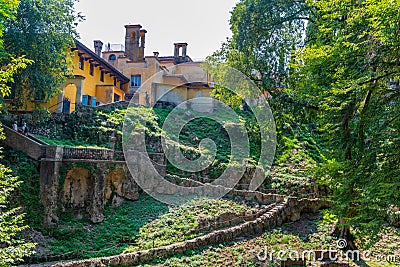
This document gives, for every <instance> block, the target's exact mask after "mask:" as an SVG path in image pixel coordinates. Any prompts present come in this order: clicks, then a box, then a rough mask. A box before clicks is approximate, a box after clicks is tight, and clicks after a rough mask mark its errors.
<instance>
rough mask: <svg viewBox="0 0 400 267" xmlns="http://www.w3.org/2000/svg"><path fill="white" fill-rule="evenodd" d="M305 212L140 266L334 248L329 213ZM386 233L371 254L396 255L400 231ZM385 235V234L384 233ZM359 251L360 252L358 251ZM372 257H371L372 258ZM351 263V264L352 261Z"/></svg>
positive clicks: (241, 260) (229, 262)
mask: <svg viewBox="0 0 400 267" xmlns="http://www.w3.org/2000/svg"><path fill="white" fill-rule="evenodd" d="M323 213H324V214H325V215H321V214H306V215H305V216H303V218H302V219H301V220H300V221H298V222H295V223H288V224H285V225H283V226H282V227H281V228H278V229H276V230H274V231H272V232H266V233H264V234H263V235H262V236H260V237H255V238H250V239H248V240H239V241H237V242H235V243H229V244H220V245H218V246H213V247H210V248H207V249H204V250H199V251H189V252H187V253H186V254H185V255H178V256H176V257H172V258H169V259H157V260H155V261H154V262H153V263H151V264H145V265H143V266H146V267H149V266H160V267H161V266H170V267H203V266H210V267H219V266H221V267H222V266H246V267H252V266H276V265H274V264H279V261H278V260H277V259H276V258H277V256H278V255H277V252H278V251H280V250H284V251H299V253H300V255H301V252H302V251H305V250H321V249H323V250H326V249H329V248H331V249H333V250H336V249H337V245H336V244H337V240H336V238H335V237H332V236H331V235H330V234H329V233H330V231H331V230H332V227H333V221H332V219H331V218H330V216H329V214H328V213H326V212H323ZM386 229H387V231H389V232H388V233H387V234H382V238H381V241H380V242H379V243H377V244H376V245H375V246H374V247H372V248H371V249H370V251H371V252H372V253H373V255H400V231H399V229H397V230H396V229H395V228H386ZM388 234H389V235H388ZM261 251H263V252H264V251H267V252H268V255H270V254H269V253H271V252H272V251H275V253H273V255H275V260H273V261H270V260H269V257H268V259H267V260H261V261H260V260H259V259H258V255H261V256H263V254H260V252H261ZM361 253H362V252H361ZM374 257H375V256H371V259H374ZM353 264H354V263H353ZM367 264H368V265H366V266H371V267H378V266H398V264H399V262H397V263H393V262H392V263H389V262H377V261H370V262H367ZM352 266H362V265H352Z"/></svg>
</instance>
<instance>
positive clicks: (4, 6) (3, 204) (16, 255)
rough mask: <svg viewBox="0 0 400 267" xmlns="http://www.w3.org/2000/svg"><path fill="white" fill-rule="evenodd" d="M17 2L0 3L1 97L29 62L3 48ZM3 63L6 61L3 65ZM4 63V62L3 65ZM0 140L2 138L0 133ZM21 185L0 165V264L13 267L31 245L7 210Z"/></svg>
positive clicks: (14, 212)
mask: <svg viewBox="0 0 400 267" xmlns="http://www.w3.org/2000/svg"><path fill="white" fill-rule="evenodd" d="M17 4H18V1H4V0H1V1H0V62H1V64H2V66H3V67H2V68H1V70H0V93H1V95H2V96H3V97H4V96H6V95H8V94H9V93H10V89H9V86H8V85H7V84H9V83H10V82H12V81H13V76H14V75H15V73H16V72H17V71H19V70H21V69H23V68H25V67H26V66H27V64H30V63H32V61H30V60H28V59H26V58H24V57H20V58H13V57H11V61H10V54H9V53H8V51H5V50H4V46H3V39H2V36H3V30H4V29H5V27H4V23H5V21H6V20H9V19H12V18H13V16H12V15H13V10H15V8H16V7H17ZM7 61H10V62H8V63H7ZM5 62H6V63H5ZM0 138H4V136H3V135H2V134H1V133H0ZM20 183H21V182H20V181H18V178H17V177H14V176H12V174H11V170H10V169H8V168H7V167H5V166H4V165H1V164H0V265H1V266H13V265H15V264H16V263H18V262H19V261H20V260H21V259H22V258H23V257H24V256H28V255H30V254H32V249H33V247H34V244H32V243H26V242H25V241H24V240H22V239H21V238H18V237H17V235H18V233H19V232H21V231H22V230H24V229H26V228H27V226H24V225H23V222H24V221H23V215H22V214H21V212H20V209H19V208H11V207H10V206H9V202H8V199H9V198H10V195H11V194H12V192H13V191H14V190H15V189H16V188H17V187H18V185H19V184H20Z"/></svg>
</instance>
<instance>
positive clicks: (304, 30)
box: [207, 0, 400, 237]
mask: <svg viewBox="0 0 400 267" xmlns="http://www.w3.org/2000/svg"><path fill="white" fill-rule="evenodd" d="M399 21H400V5H399V2H398V1H396V0H364V1H352V0H343V1H337V0H322V1H311V0H310V1H307V0H305V1H295V0H291V1H279V0H275V1H263V0H242V1H240V2H239V3H238V4H237V5H236V7H235V9H234V10H233V12H232V18H231V29H232V32H233V37H232V39H231V40H228V41H227V42H226V43H225V44H224V45H223V47H222V48H221V50H219V51H217V52H216V53H215V54H214V55H213V56H212V57H210V58H209V59H208V62H207V63H208V65H211V66H215V65H218V64H225V65H229V66H233V67H235V68H238V69H239V70H241V71H242V72H244V73H246V74H247V75H248V76H249V77H251V78H252V79H253V80H254V81H255V82H256V83H257V84H258V85H259V86H260V87H261V88H262V90H267V91H268V92H269V94H270V95H271V96H272V99H270V100H269V102H270V106H271V108H272V109H273V112H274V116H275V119H276V123H277V132H278V143H279V147H278V155H277V164H279V165H281V164H282V163H284V162H285V161H286V162H290V164H292V163H294V162H293V160H291V159H293V156H294V155H295V154H299V151H300V154H301V153H302V152H301V149H302V148H303V149H305V151H306V155H307V154H308V155H309V156H310V157H309V158H311V159H313V160H311V161H310V160H308V162H309V163H310V164H307V165H304V164H303V167H306V168H308V169H312V170H313V172H314V176H315V177H316V178H320V179H319V180H320V182H321V183H324V184H326V185H329V186H330V187H331V189H332V190H333V195H332V201H333V203H334V207H333V211H334V213H336V214H337V215H338V217H339V218H340V222H341V224H342V226H344V227H343V231H342V235H343V236H344V237H349V236H348V234H349V229H350V226H353V227H354V229H356V230H357V231H361V232H362V231H363V230H366V231H368V233H371V232H370V231H371V230H379V225H380V224H382V223H384V222H387V221H388V214H389V215H390V209H391V207H392V206H399V205H400V203H399V201H400V194H399V190H400V179H399V172H400V170H399V168H398V166H399V163H400V150H399V148H400V142H399V133H398V130H399V128H400V127H399V126H400V125H399V123H400V122H399V117H400V116H399V105H400V103H399V90H400V83H399V78H400V77H399V71H400V62H399V60H400V57H399V52H400V50H399V48H400V24H399ZM214 95H215V96H216V97H218V98H219V99H221V100H223V101H225V102H227V103H229V104H235V103H236V104H237V103H238V99H237V96H234V95H233V94H231V93H229V92H227V91H225V90H224V88H219V87H217V88H216V90H215V92H214ZM305 137H308V138H305ZM310 137H311V138H310ZM305 139H306V140H307V141H306V142H303V143H299V140H305ZM318 140H319V141H318ZM315 141H317V142H316V143H315ZM301 144H303V145H304V146H303V147H302V145H301ZM318 144H319V145H318ZM294 148H295V149H296V151H297V152H296V153H293V151H294ZM297 165H298V164H297ZM295 166H296V164H295ZM311 167H312V168H311Z"/></svg>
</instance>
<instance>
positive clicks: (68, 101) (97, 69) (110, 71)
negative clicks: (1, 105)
mask: <svg viewBox="0 0 400 267" xmlns="http://www.w3.org/2000/svg"><path fill="white" fill-rule="evenodd" d="M76 44H77V45H76V47H75V48H72V49H71V51H72V53H71V57H72V58H71V62H72V66H71V68H72V73H73V77H71V78H68V79H67V80H66V82H65V83H64V84H63V85H62V88H60V94H59V95H55V96H53V97H52V98H51V99H50V100H49V101H46V102H44V101H33V100H30V99H27V100H26V101H25V104H24V106H23V107H22V109H23V110H25V111H30V110H33V109H34V108H35V106H36V107H37V106H39V107H41V108H46V109H48V110H49V111H51V112H64V113H70V112H72V111H74V110H75V107H76V104H83V105H88V106H98V105H102V104H109V103H113V102H115V101H120V100H124V98H125V93H126V92H127V90H128V88H129V87H128V85H129V79H128V78H127V77H125V76H124V75H123V74H122V73H120V72H119V71H118V70H116V69H115V68H114V67H113V66H112V65H110V64H109V63H108V62H106V61H105V60H103V59H102V58H101V57H100V56H99V55H97V54H95V53H94V52H92V51H91V50H90V49H89V48H87V47H85V46H84V45H83V44H81V43H79V42H78V41H76ZM11 101H12V100H10V101H9V102H11Z"/></svg>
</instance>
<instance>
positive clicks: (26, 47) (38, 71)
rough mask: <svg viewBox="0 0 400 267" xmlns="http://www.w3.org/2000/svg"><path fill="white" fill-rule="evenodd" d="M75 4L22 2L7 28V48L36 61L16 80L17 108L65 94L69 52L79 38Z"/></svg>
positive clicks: (49, 0)
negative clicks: (63, 86) (63, 92)
mask: <svg viewBox="0 0 400 267" xmlns="http://www.w3.org/2000/svg"><path fill="white" fill-rule="evenodd" d="M74 2H75V0H62V1H55V0H22V1H21V2H20V3H19V5H18V8H17V12H16V15H15V19H13V20H11V19H8V20H7V21H6V24H5V34H4V45H5V48H6V50H7V51H8V52H9V53H11V54H13V55H15V56H23V55H24V56H26V57H27V58H29V59H31V60H33V61H34V64H31V65H29V66H28V67H27V68H25V69H24V70H22V71H20V72H18V73H17V74H16V75H15V76H14V83H13V86H12V88H13V97H14V101H13V105H14V106H15V107H17V108H20V107H22V105H23V103H24V102H25V100H26V99H28V100H32V99H34V100H38V101H45V100H48V99H49V98H51V97H52V96H54V95H55V94H57V93H59V92H60V91H61V88H60V87H61V85H62V83H63V82H64V81H65V77H66V76H67V75H68V74H70V68H69V62H68V58H69V57H68V56H67V55H68V53H69V52H68V51H69V48H71V47H73V45H74V40H73V38H75V37H77V32H76V23H77V20H79V18H80V15H79V14H76V13H75V11H74Z"/></svg>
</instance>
